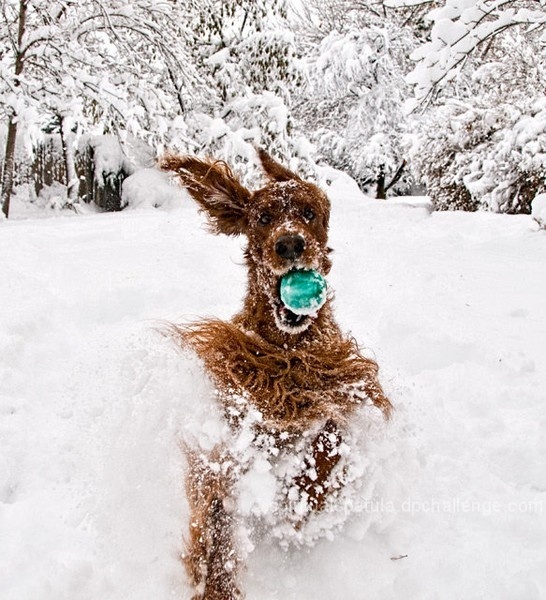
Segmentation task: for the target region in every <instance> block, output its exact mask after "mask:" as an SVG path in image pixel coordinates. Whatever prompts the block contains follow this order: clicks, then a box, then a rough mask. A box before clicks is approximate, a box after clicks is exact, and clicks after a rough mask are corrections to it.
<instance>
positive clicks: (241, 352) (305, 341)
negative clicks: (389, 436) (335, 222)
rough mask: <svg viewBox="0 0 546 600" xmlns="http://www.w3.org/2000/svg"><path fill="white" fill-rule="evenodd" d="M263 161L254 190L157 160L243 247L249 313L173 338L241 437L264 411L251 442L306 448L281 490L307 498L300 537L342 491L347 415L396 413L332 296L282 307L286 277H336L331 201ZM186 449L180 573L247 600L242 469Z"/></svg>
mask: <svg viewBox="0 0 546 600" xmlns="http://www.w3.org/2000/svg"><path fill="white" fill-rule="evenodd" d="M258 154H259V157H260V160H261V164H262V167H263V170H264V172H265V175H266V177H267V182H266V184H265V185H264V186H263V187H261V188H260V189H258V190H255V191H250V190H248V189H247V188H246V187H244V186H243V185H242V184H241V183H240V181H239V180H238V179H237V177H236V176H235V175H234V174H233V172H232V171H231V169H230V168H229V167H228V166H227V165H226V164H225V163H224V162H221V161H214V160H203V159H199V158H196V157H192V156H177V155H167V156H165V157H164V158H163V159H162V161H161V167H162V168H163V169H165V170H168V171H172V172H174V173H175V174H176V175H177V176H178V179H179V181H180V183H181V185H182V186H184V187H185V188H187V190H189V192H190V194H191V195H192V196H193V198H194V199H195V200H196V201H197V203H198V204H199V206H200V208H201V209H202V210H203V211H204V212H205V214H206V215H207V217H208V221H209V224H210V227H211V229H212V231H213V232H214V233H218V234H220V233H222V234H226V235H231V236H236V235H244V236H246V239H247V246H246V250H245V262H246V267H247V269H248V286H247V293H246V297H245V300H244V304H243V308H242V310H241V311H240V312H239V313H238V314H237V315H236V316H235V317H234V318H233V319H232V320H231V321H228V322H224V321H220V320H205V321H200V322H198V323H193V324H189V325H184V326H173V328H172V334H173V335H174V336H175V338H176V339H177V341H178V342H179V343H180V344H181V345H183V346H184V347H187V348H191V349H192V350H193V351H195V353H196V354H197V355H198V356H199V358H200V359H201V360H202V362H203V364H204V366H205V369H206V371H207V373H208V375H209V376H210V378H211V380H212V381H213V383H214V386H215V388H216V402H217V403H218V405H219V407H220V410H221V412H222V414H223V418H225V420H226V422H227V423H229V425H230V427H231V429H232V430H233V431H234V432H237V431H238V430H239V429H240V428H241V427H242V422H243V420H244V419H245V418H246V415H248V413H249V411H250V410H252V411H253V414H258V415H259V418H257V419H255V420H254V421H253V424H252V436H253V437H252V442H251V443H254V444H256V445H258V444H259V443H260V442H259V440H262V439H264V434H267V436H268V438H267V439H269V440H273V442H271V441H270V442H269V443H270V445H272V446H274V448H275V452H272V453H270V456H271V459H272V460H274V457H275V456H276V455H278V452H279V449H280V450H286V451H288V452H290V451H291V449H292V448H295V447H296V441H297V440H301V439H305V440H307V439H308V440H309V442H308V447H307V451H306V452H305V454H304V456H303V457H302V459H301V461H300V463H299V464H300V472H299V473H297V474H295V475H294V476H293V477H292V480H291V482H289V484H288V485H285V486H284V488H283V489H286V490H287V495H288V492H289V493H290V494H291V497H292V498H294V495H296V497H297V500H299V503H298V506H299V511H298V514H297V515H296V516H295V517H293V518H291V523H292V524H293V527H294V528H300V527H303V526H304V525H305V522H306V520H307V519H308V517H309V515H311V514H313V513H316V512H318V511H321V509H322V508H323V507H324V504H325V501H326V499H327V497H328V495H329V494H332V493H333V491H334V490H335V489H338V488H339V481H340V478H338V479H337V484H336V485H334V480H335V479H336V476H335V473H336V466H337V465H338V462H339V456H340V455H339V453H338V452H337V449H338V448H339V447H340V446H341V444H342V442H343V435H344V434H343V432H344V428H345V427H346V426H347V424H348V423H349V421H350V419H351V416H352V415H353V414H354V412H355V411H356V410H357V409H358V408H359V406H361V405H362V404H363V403H366V402H367V403H369V404H373V405H375V406H376V407H377V408H379V409H380V410H381V411H382V412H383V413H384V415H385V416H386V417H388V416H389V413H390V410H391V404H390V402H389V400H388V399H387V398H386V396H385V395H384V393H383V390H382V388H381V386H380V384H379V382H378V379H377V372H378V367H377V364H376V363H375V362H374V361H373V360H370V359H369V358H366V357H364V356H363V355H362V354H361V352H360V350H359V348H358V346H357V344H356V342H355V341H354V340H353V339H352V338H349V337H345V336H344V335H343V334H342V332H341V331H340V329H339V327H338V325H337V324H336V322H335V320H334V318H333V315H332V307H331V302H330V299H328V300H327V301H326V303H325V304H324V305H323V306H322V307H321V308H320V309H319V310H318V311H317V312H316V314H311V315H299V314H295V313H293V312H292V311H291V310H289V309H288V308H287V307H286V306H284V304H283V302H282V301H281V299H280V293H279V286H280V279H281V277H282V276H283V275H284V274H286V273H287V272H289V271H291V270H293V269H314V270H316V271H318V272H319V273H320V274H321V275H323V276H326V275H327V274H328V272H329V271H330V267H331V262H330V252H331V250H330V248H328V246H327V239H328V223H329V217H330V202H329V200H328V198H327V196H326V195H325V193H324V192H323V191H322V190H321V189H320V188H318V187H317V186H316V185H314V184H312V183H310V182H307V181H304V180H303V179H301V178H300V177H298V175H296V174H295V173H293V172H292V171H290V170H289V169H287V168H285V167H284V166H282V165H281V164H279V163H278V162H276V161H275V160H274V159H273V158H271V156H269V155H268V154H267V153H266V152H265V151H263V150H259V151H258ZM309 432H312V434H311V435H309ZM302 436H303V437H302ZM186 452H187V458H188V470H187V476H186V489H187V497H188V502H189V506H190V511H191V514H190V525H189V534H188V536H187V539H186V550H185V554H184V564H185V567H186V570H187V573H188V577H189V579H190V581H191V583H192V585H193V587H194V599H206V600H220V599H221V600H228V599H232V598H241V597H243V595H244V594H243V592H242V588H241V581H240V580H241V570H242V566H243V565H242V563H243V561H244V552H243V551H242V550H241V548H240V544H239V541H238V537H237V526H236V523H237V480H238V478H239V477H240V476H241V474H242V473H244V469H245V465H244V464H242V463H241V461H240V460H238V458H237V456H236V454H235V453H234V452H233V451H232V450H231V449H230V448H229V447H222V446H221V445H219V446H217V447H215V448H213V449H212V450H211V451H210V452H208V453H203V452H202V451H197V450H195V449H191V448H187V449H186ZM302 500H303V501H304V506H305V509H304V510H303V511H302V509H301V506H302V503H301V501H302ZM287 502H288V500H287ZM293 504H294V503H292V505H293Z"/></svg>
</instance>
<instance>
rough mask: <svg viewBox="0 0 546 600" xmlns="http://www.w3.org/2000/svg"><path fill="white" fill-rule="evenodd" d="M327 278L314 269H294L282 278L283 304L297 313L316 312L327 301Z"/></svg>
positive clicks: (281, 292)
mask: <svg viewBox="0 0 546 600" xmlns="http://www.w3.org/2000/svg"><path fill="white" fill-rule="evenodd" d="M326 287H327V286H326V279H324V277H323V276H322V275H321V274H320V273H319V272H318V271H315V270H313V269H308V270H306V269H294V270H292V271H288V273H285V274H284V275H283V276H282V277H281V280H280V286H279V294H280V298H281V302H282V303H283V305H284V306H285V307H286V308H287V309H288V310H289V311H290V312H292V313H293V314H295V315H312V314H315V313H316V312H317V311H318V310H319V309H320V308H321V307H322V306H323V304H324V303H325V302H326Z"/></svg>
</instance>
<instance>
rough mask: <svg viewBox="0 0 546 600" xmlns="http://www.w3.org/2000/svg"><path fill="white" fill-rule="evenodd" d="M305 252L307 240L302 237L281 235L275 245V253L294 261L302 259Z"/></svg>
mask: <svg viewBox="0 0 546 600" xmlns="http://www.w3.org/2000/svg"><path fill="white" fill-rule="evenodd" d="M304 250H305V240H304V239H303V238H302V237H301V235H298V234H293V235H281V237H280V238H279V239H278V240H277V241H276V243H275V252H276V253H277V254H278V255H279V256H280V257H281V258H287V259H290V260H294V259H295V258H298V257H300V256H301V255H302V254H303V251H304Z"/></svg>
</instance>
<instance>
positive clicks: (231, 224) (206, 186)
mask: <svg viewBox="0 0 546 600" xmlns="http://www.w3.org/2000/svg"><path fill="white" fill-rule="evenodd" d="M159 166H160V167H161V168H162V169H164V170H165V171H174V172H175V173H176V174H177V175H178V177H179V179H180V183H181V184H182V185H183V186H184V187H186V188H187V189H188V191H189V192H190V194H191V195H192V196H193V197H194V198H195V200H196V201H197V203H198V204H199V206H200V207H201V208H202V209H203V210H204V211H205V213H206V215H207V217H208V220H209V223H210V225H211V228H212V231H213V232H214V233H225V234H226V235H239V234H241V233H243V232H244V231H245V226H246V215H247V205H248V201H249V199H250V196H251V193H250V192H249V191H248V190H247V189H246V188H245V187H244V186H243V185H242V184H241V182H240V181H239V180H238V179H237V178H236V177H235V175H234V174H233V173H232V171H231V169H230V168H229V167H228V165H227V164H226V163H225V162H223V161H213V160H202V159H199V158H196V157H194V156H178V155H175V154H167V155H165V156H164V157H163V158H162V159H161V160H160V161H159Z"/></svg>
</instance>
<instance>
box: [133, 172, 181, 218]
mask: <svg viewBox="0 0 546 600" xmlns="http://www.w3.org/2000/svg"><path fill="white" fill-rule="evenodd" d="M185 197H186V194H185V192H184V191H183V190H182V189H181V188H180V186H178V185H177V184H176V182H173V181H172V175H170V174H169V173H165V172H163V171H160V170H159V169H140V170H138V171H136V172H135V173H133V175H130V176H129V177H127V179H125V180H124V182H123V187H122V191H121V202H122V206H123V207H127V208H167V209H173V208H179V207H180V205H181V203H182V202H184V199H185Z"/></svg>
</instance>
